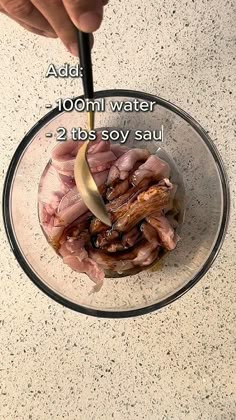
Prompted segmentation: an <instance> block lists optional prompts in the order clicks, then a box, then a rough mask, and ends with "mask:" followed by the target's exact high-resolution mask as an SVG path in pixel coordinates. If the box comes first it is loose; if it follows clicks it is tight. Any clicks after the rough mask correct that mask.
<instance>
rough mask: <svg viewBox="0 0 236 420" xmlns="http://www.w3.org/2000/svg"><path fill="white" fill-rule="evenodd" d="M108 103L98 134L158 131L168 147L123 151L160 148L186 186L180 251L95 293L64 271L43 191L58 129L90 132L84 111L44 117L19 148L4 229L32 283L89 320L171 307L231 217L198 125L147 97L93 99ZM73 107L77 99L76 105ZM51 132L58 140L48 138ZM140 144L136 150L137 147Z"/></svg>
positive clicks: (219, 172) (108, 94)
mask: <svg viewBox="0 0 236 420" xmlns="http://www.w3.org/2000/svg"><path fill="white" fill-rule="evenodd" d="M96 99H97V100H105V112H101V113H97V114H96V128H98V129H99V128H101V127H113V128H115V129H130V130H157V129H161V127H162V126H163V132H164V141H163V143H161V144H160V142H157V141H151V142H150V141H141V142H140V141H139V142H138V141H137V142H133V141H132V139H129V140H128V142H127V143H126V146H129V147H146V148H148V149H149V150H150V151H151V152H152V153H155V152H156V151H157V149H158V148H159V147H160V146H161V148H163V149H164V151H165V152H167V153H168V155H169V156H170V157H171V158H172V159H173V161H174V163H175V164H176V167H177V168H178V171H179V173H180V174H181V175H182V177H183V180H184V187H185V194H186V196H185V199H186V203H185V204H186V208H185V221H184V223H183V226H182V229H181V241H180V242H179V243H178V246H177V248H176V249H175V250H174V251H172V252H170V253H168V254H166V256H165V257H164V258H163V259H161V261H160V262H159V263H157V264H156V265H155V266H154V267H152V268H149V269H147V270H145V271H142V272H140V273H138V274H135V275H132V276H125V277H120V278H106V279H105V281H104V285H103V287H102V289H101V290H100V291H99V292H98V293H91V289H92V283H91V280H90V279H89V278H88V277H87V276H86V275H85V274H78V273H76V272H73V271H71V269H70V268H69V267H68V266H67V265H65V264H63V261H62V259H61V258H60V257H59V256H58V255H57V254H56V253H55V251H54V250H53V249H52V248H51V247H50V246H49V244H48V243H47V241H46V238H45V236H44V234H43V232H42V230H41V227H40V225H39V220H38V206H37V203H38V196H37V194H38V185H39V181H40V177H41V175H42V173H43V170H44V168H45V166H46V164H47V162H48V161H49V159H50V155H51V151H52V149H53V147H54V146H55V144H56V130H57V128H58V127H64V128H66V129H67V130H68V131H69V130H70V129H71V128H72V127H86V114H85V113H84V112H80V113H78V112H76V111H72V112H59V109H58V108H56V109H54V110H53V111H51V112H49V113H48V114H47V115H46V116H45V117H44V118H42V119H41V120H40V121H39V122H38V123H37V124H36V125H35V126H34V127H33V128H32V129H31V130H30V132H29V133H28V134H27V135H26V136H25V138H24V139H23V140H22V142H21V143H20V145H19V147H18V148H17V150H16V152H15V154H14V157H13V159H12V161H11V164H10V167H9V169H8V173H7V176H6V180H5V186H4V192H3V216H4V224H5V228H6V232H7V236H8V239H9V241H10V244H11V247H12V249H13V252H14V254H15V256H16V258H17V260H18V262H19V264H20V265H21V267H22V268H23V270H24V271H25V273H26V274H27V275H28V277H29V278H30V279H31V280H32V281H33V282H34V283H35V284H36V285H37V286H38V287H39V288H40V289H41V290H42V291H43V292H45V293H47V295H49V296H50V297H52V298H53V299H55V300H56V301H58V302H60V303H62V304H63V305H65V306H67V307H69V308H71V309H74V310H76V311H79V312H83V313H85V314H89V315H94V316H102V317H113V318H114V317H128V316H135V315H140V314H144V313H147V312H150V311H153V310H157V309H160V308H162V307H163V306H165V305H167V304H169V303H171V302H173V301H174V300H176V299H177V298H179V297H180V296H182V295H183V294H184V293H185V292H187V291H188V290H189V289H190V288H191V287H193V286H194V285H195V284H196V283H197V282H198V281H199V280H200V279H201V277H202V276H203V275H204V274H205V273H206V272H207V271H208V269H209V268H210V266H211V264H212V262H213V261H214V259H215V257H216V255H217V253H218V251H219V249H220V247H221V245H222V242H223V239H224V236H225V233H226V228H227V223H228V216H229V189H228V184H227V178H226V174H225V170H224V167H223V163H222V160H221V158H220V156H219V154H218V152H217V150H216V148H215V147H214V145H213V143H212V141H211V140H210V138H209V137H208V135H207V134H206V132H205V131H204V130H203V129H202V128H201V126H200V125H199V124H198V123H197V122H196V121H195V120H194V119H193V118H191V117H190V116H189V115H188V114H187V113H186V112H184V111H182V110H181V109H180V108H178V107H176V106H175V105H173V104H171V103H170V102H167V101H165V100H164V99H161V98H158V97H156V96H152V95H148V94H145V93H140V92H134V91H127V90H112V91H102V92H97V93H96ZM135 99H139V100H140V101H148V102H149V101H150V102H152V101H154V102H155V103H156V105H155V108H154V110H153V112H147V113H146V112H131V113H130V112H124V111H121V112H112V110H111V107H110V101H113V102H114V101H134V100H135ZM73 101H75V99H74V100H73ZM46 133H53V137H52V138H49V137H46ZM134 143H135V144H134Z"/></svg>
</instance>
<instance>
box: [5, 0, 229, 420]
mask: <svg viewBox="0 0 236 420" xmlns="http://www.w3.org/2000/svg"><path fill="white" fill-rule="evenodd" d="M235 22H236V7H235V2H234V1H226V0H222V1H221V2H220V3H219V2H218V1H217V0H210V1H205V0H201V1H194V0H193V1H191V2H185V1H183V0H180V1H178V2H175V1H170V0H167V1H164V2H159V3H158V2H156V1H151V0H149V1H148V2H144V1H141V0H130V1H128V2H124V1H123V2H121V1H119V0H111V1H110V5H109V6H108V7H107V9H106V15H105V20H104V24H103V26H102V29H101V30H100V31H99V32H98V33H97V34H96V37H95V47H94V70H95V81H96V89H99V90H100V89H108V88H128V89H134V90H141V91H146V92H149V93H153V94H157V95H159V96H161V97H164V98H166V99H168V100H171V101H172V102H174V103H175V104H178V105H179V106H180V107H181V108H183V109H185V110H186V111H188V112H189V113H190V114H191V115H192V116H194V117H195V118H196V119H197V120H198V121H199V122H200V123H201V125H202V126H203V127H205V129H206V130H207V131H209V133H210V136H211V137H212V139H213V141H214V143H215V144H216V146H217V147H218V150H219V151H220V153H221V155H222V157H223V160H224V162H225V165H226V169H227V172H228V176H229V180H230V183H231V196H232V211H231V221H230V225H229V229H228V234H227V236H226V239H225V242H224V245H223V248H222V250H221V252H220V254H219V257H218V258H217V260H216V261H215V263H214V265H213V267H212V268H211V269H210V271H209V272H208V274H207V275H206V276H205V277H204V278H203V279H202V280H201V281H200V282H199V283H198V284H197V285H196V286H195V287H194V288H193V289H192V290H191V291H190V292H188V293H187V294H186V295H185V296H184V297H182V298H181V299H179V300H178V301H176V302H175V303H174V304H172V305H170V306H169V307H166V308H165V309H163V310H161V311H160V312H158V313H152V314H150V315H146V316H142V317H138V318H135V319H126V320H104V319H96V318H91V317H87V316H84V315H81V314H78V313H74V312H72V311H70V310H69V309H66V308H63V307H62V306H60V305H59V304H57V303H56V302H54V301H52V300H50V299H49V298H48V297H47V296H46V295H44V294H43V293H42V292H40V291H39V290H38V289H37V288H36V287H35V286H34V285H33V283H32V282H31V281H30V280H29V279H28V278H27V277H26V275H25V274H24V273H23V272H22V270H21V268H20V267H19V266H18V264H17V262H16V260H15V259H14V256H13V254H12V252H11V251H10V247H9V244H8V242H7V240H6V237H5V232H4V229H3V222H2V219H1V221H0V273H1V275H0V277H1V284H0V419H1V420H16V419H19V420H24V419H32V420H48V419H53V420H55V419H67V420H89V419H92V420H100V419H101V420H102V419H104V420H111V419H115V420H126V419H127V420H136V419H137V420H139V419H140V420H141V419H145V420H146V419H147V420H154V419H155V420H156V419H158V420H171V419H174V420H198V419H203V420H233V419H235V418H236V406H235V390H236V383H235V338H236V337H235V335H236V334H235V312H236V311H235V309H236V307H235V296H236V294H235V278H236V268H235V262H234V261H235V238H236V235H235V234H236V220H235V181H236V172H235V165H236V146H235V144H236V143H235V135H236V119H235V109H236V89H235V86H236V24H235ZM0 48H1V50H0V51H1V53H0V57H1V66H0V80H1V83H0V117H1V157H0V173H1V191H2V187H3V180H4V175H5V173H6V170H7V167H8V164H9V162H10V159H11V157H12V155H13V153H14V150H15V148H16V146H17V145H18V144H19V142H20V140H21V139H22V137H23V136H24V134H25V133H26V132H27V131H28V130H29V128H30V127H31V126H32V125H33V124H34V123H35V122H36V121H37V120H38V119H39V118H40V117H41V116H43V115H44V114H45V112H46V111H45V104H46V103H49V102H51V103H54V102H55V100H56V99H57V98H59V97H61V96H75V95H77V94H81V93H82V90H81V85H80V83H78V81H77V80H69V79H67V80H60V79H58V80H54V79H51V80H47V79H45V77H44V76H45V72H46V69H47V67H48V65H49V64H50V63H51V62H53V63H55V64H56V65H61V64H63V63H65V62H70V63H76V59H74V58H72V57H71V56H70V55H69V54H68V53H67V52H66V51H65V50H64V48H63V46H62V45H61V44H60V43H59V41H57V40H56V41H55V40H47V39H45V38H40V37H38V36H35V35H32V34H29V33H27V32H25V31H24V30H23V29H21V28H20V27H19V26H17V25H16V24H15V23H13V22H12V21H10V20H8V19H7V18H6V17H5V16H0Z"/></svg>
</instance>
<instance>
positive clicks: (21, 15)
mask: <svg viewBox="0 0 236 420" xmlns="http://www.w3.org/2000/svg"><path fill="white" fill-rule="evenodd" d="M107 3H108V0H0V12H2V13H4V14H6V15H7V16H9V17H10V18H12V19H14V20H15V21H16V22H18V23H19V24H20V25H21V26H23V27H24V28H25V29H27V30H28V31H30V32H34V33H36V34H38V35H43V36H47V37H51V38H57V37H59V38H60V39H61V40H62V42H63V44H64V45H65V46H66V48H67V49H68V50H69V51H70V52H71V53H72V54H73V55H78V48H77V41H76V29H75V27H77V28H78V29H80V30H81V31H84V32H89V33H90V32H94V31H96V30H97V29H98V28H99V26H100V25H101V22H102V18H103V6H105V5H106V4H107Z"/></svg>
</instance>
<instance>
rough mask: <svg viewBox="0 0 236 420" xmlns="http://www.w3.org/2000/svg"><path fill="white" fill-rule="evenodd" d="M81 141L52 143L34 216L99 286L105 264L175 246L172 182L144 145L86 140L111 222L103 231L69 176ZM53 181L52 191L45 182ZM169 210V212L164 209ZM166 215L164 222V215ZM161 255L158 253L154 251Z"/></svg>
mask: <svg viewBox="0 0 236 420" xmlns="http://www.w3.org/2000/svg"><path fill="white" fill-rule="evenodd" d="M82 144H84V143H83V142H74V141H72V140H69V141H67V142H63V143H60V144H58V145H57V146H56V147H55V148H54V150H53V152H52V159H51V166H50V165H48V166H47V168H46V169H45V171H44V173H43V175H42V178H41V181H40V187H39V218H40V224H41V226H42V229H43V231H44V233H45V235H46V237H47V239H48V242H49V243H50V244H51V245H52V246H53V247H54V248H55V249H56V251H57V252H58V254H59V255H60V256H61V257H62V259H63V262H64V263H65V264H67V265H68V266H69V267H70V268H71V269H72V270H74V271H76V272H81V273H82V272H83V273H86V274H87V275H88V276H89V277H90V278H91V279H92V280H93V281H94V282H95V283H96V288H97V290H99V288H100V287H101V285H102V283H103V279H104V276H105V274H104V270H109V271H114V272H118V273H122V272H124V271H127V270H130V269H133V268H135V267H147V266H149V265H151V264H152V263H153V262H154V261H156V260H157V259H158V258H159V253H160V251H161V250H162V251H163V249H165V250H168V251H169V250H173V249H174V248H175V246H176V244H177V242H178V240H179V238H178V236H177V234H176V233H175V230H174V229H175V226H176V223H177V222H176V219H174V213H173V206H174V204H173V203H174V197H175V193H176V189H177V186H175V185H173V184H172V183H171V182H170V180H169V176H170V168H169V165H168V164H167V163H166V162H164V161H163V160H161V159H159V158H158V157H157V156H153V155H151V156H150V153H149V152H148V151H147V150H145V149H132V150H128V149H127V148H126V147H125V146H121V145H114V144H110V143H109V142H108V141H101V135H100V134H99V133H98V134H97V139H96V140H95V141H91V142H90V144H89V147H88V153H87V159H88V163H89V166H90V170H91V172H92V173H93V174H94V179H95V182H96V184H97V186H98V188H99V191H100V193H101V194H102V195H103V197H104V199H105V200H107V201H106V208H107V211H108V213H109V215H110V218H111V221H112V228H111V229H108V228H107V225H104V224H103V223H102V222H101V221H100V220H99V219H97V218H95V217H94V216H93V215H92V214H91V212H89V211H88V209H87V207H86V206H85V204H84V203H83V201H82V199H81V197H80V194H79V192H78V190H77V187H76V184H75V179H74V162H75V158H76V155H77V153H78V150H79V148H80V147H81V145H82ZM49 179H50V180H51V182H52V184H51V185H53V187H54V189H53V190H52V189H50V187H49V186H48V185H47V184H48V180H49ZM166 213H167V214H166ZM168 218H169V219H170V221H169V220H168ZM160 255H162V253H161V254H160Z"/></svg>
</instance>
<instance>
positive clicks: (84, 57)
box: [77, 30, 94, 99]
mask: <svg viewBox="0 0 236 420" xmlns="http://www.w3.org/2000/svg"><path fill="white" fill-rule="evenodd" d="M77 40H78V47H79V55H80V65H81V67H82V68H83V79H82V82H83V87H84V97H85V99H93V98H94V88H93V68H92V58H91V46H90V34H87V33H85V32H82V31H79V30H77Z"/></svg>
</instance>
